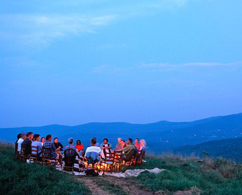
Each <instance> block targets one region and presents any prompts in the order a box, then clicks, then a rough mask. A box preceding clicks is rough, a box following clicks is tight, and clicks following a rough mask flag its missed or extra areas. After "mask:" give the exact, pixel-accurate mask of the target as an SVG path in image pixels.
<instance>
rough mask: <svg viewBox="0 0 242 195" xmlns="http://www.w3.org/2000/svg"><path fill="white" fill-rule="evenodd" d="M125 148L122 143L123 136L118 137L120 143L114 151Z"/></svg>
mask: <svg viewBox="0 0 242 195" xmlns="http://www.w3.org/2000/svg"><path fill="white" fill-rule="evenodd" d="M122 149H123V145H122V138H120V137H119V138H118V144H117V145H116V147H115V148H114V151H120V150H122Z"/></svg>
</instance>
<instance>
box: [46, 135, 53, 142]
mask: <svg viewBox="0 0 242 195" xmlns="http://www.w3.org/2000/svg"><path fill="white" fill-rule="evenodd" d="M46 140H47V141H49V142H51V141H52V135H50V134H49V135H46Z"/></svg>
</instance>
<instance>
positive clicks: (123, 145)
mask: <svg viewBox="0 0 242 195" xmlns="http://www.w3.org/2000/svg"><path fill="white" fill-rule="evenodd" d="M121 144H122V150H123V148H124V147H126V143H125V141H124V140H122V141H121Z"/></svg>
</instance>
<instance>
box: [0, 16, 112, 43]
mask: <svg viewBox="0 0 242 195" xmlns="http://www.w3.org/2000/svg"><path fill="white" fill-rule="evenodd" d="M114 19H115V16H113V15H105V16H101V17H86V16H81V15H67V16H62V15H3V16H1V18H0V21H1V23H2V24H3V28H2V29H3V30H2V31H1V32H0V35H1V39H2V40H5V41H6V40H7V41H10V40H11V41H13V40H14V41H15V42H18V43H24V44H25V45H32V46H38V45H40V46H43V45H44V46H46V45H48V44H49V43H50V42H51V41H52V40H54V39H57V38H60V37H64V36H68V35H79V34H81V33H94V32H95V29H96V28H97V27H100V26H104V25H108V24H110V23H111V22H112V21H113V20H114Z"/></svg>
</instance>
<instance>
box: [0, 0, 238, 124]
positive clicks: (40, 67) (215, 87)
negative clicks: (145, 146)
mask: <svg viewBox="0 0 242 195" xmlns="http://www.w3.org/2000/svg"><path fill="white" fill-rule="evenodd" d="M241 10H242V1H241V0H232V1H229V0H159V1H158V0H150V1H144V0H141V1H126V0H124V1H114V0H112V1H111V0H88V1H73V0H68V1H63V0H59V1H51V2H50V1H45V0H42V1H27V0H23V1H19V0H15V1H14V0H8V1H1V2H0V26H1V27H0V68H1V71H0V116H1V117H0V127H20V126H41V125H48V124H64V125H78V124H83V123H87V122H118V121H122V122H131V123H149V122H155V121H160V120H169V121H191V120H196V119H201V118H205V117H210V116H217V115H227V114H233V113H239V112H242V25H241V21H242V12H241Z"/></svg>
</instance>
